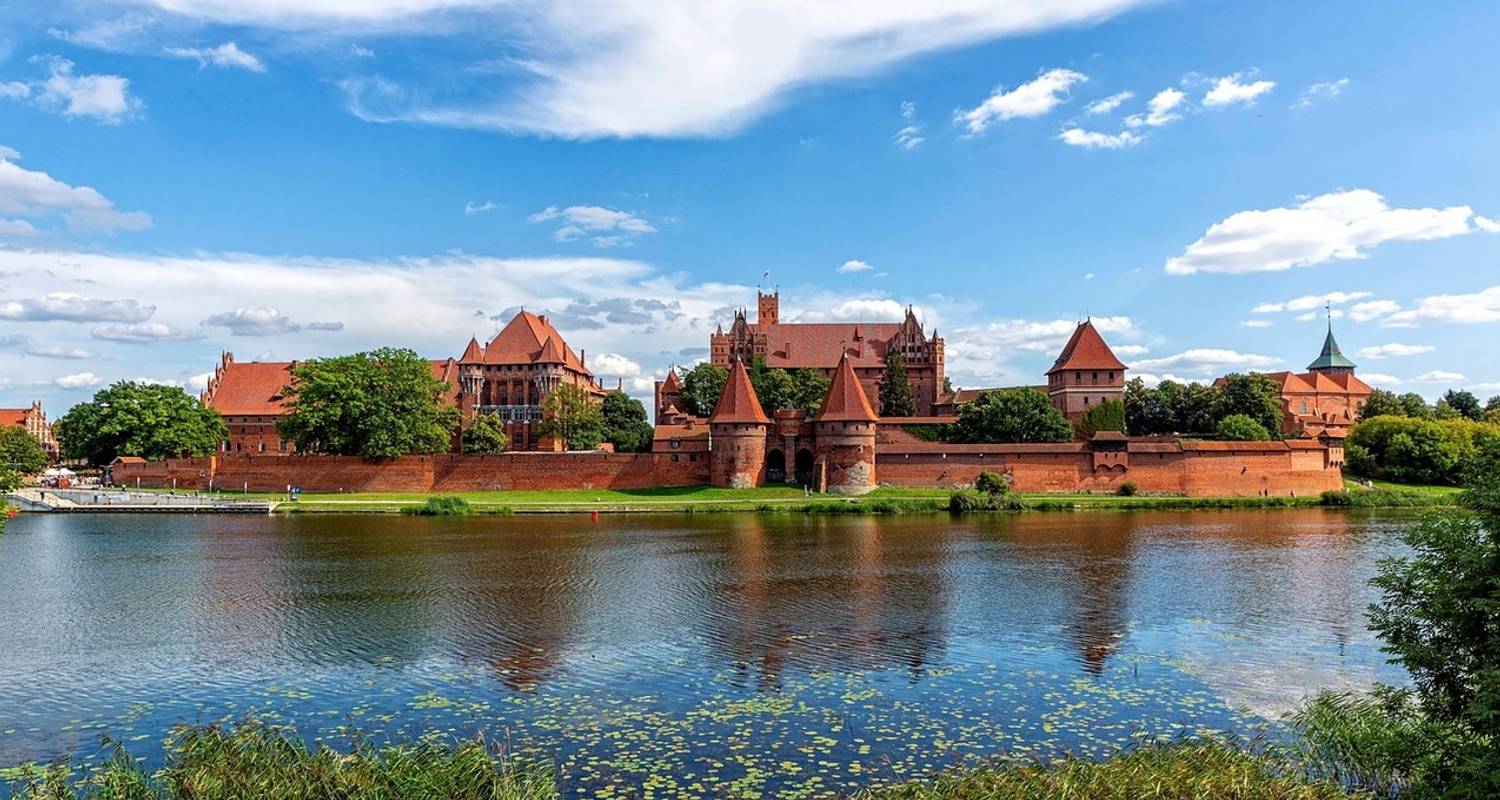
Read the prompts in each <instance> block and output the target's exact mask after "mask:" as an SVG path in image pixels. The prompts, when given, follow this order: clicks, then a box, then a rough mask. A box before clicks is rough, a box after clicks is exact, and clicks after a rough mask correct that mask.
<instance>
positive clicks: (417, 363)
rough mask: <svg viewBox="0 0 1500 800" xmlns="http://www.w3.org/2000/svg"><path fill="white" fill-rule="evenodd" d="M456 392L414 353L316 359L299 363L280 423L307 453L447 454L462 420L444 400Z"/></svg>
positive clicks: (392, 351) (283, 434) (373, 455)
mask: <svg viewBox="0 0 1500 800" xmlns="http://www.w3.org/2000/svg"><path fill="white" fill-rule="evenodd" d="M449 391H450V387H449V386H448V384H446V383H444V382H443V381H441V380H439V379H438V378H436V377H434V376H433V374H432V367H431V365H430V364H429V363H428V362H427V361H426V360H425V359H422V358H419V357H418V356H417V354H416V353H413V352H412V351H410V350H403V349H398V348H390V347H387V348H381V349H379V350H372V351H370V352H366V353H355V354H354V355H349V356H339V357H336V358H315V359H311V360H308V361H303V362H300V363H298V364H296V365H294V366H293V367H292V369H291V383H290V384H289V385H288V386H287V387H286V388H285V389H283V390H282V394H283V396H284V397H285V398H286V400H285V405H286V409H287V413H286V414H285V415H284V416H283V417H282V418H281V420H280V421H279V422H277V424H276V428H277V430H278V431H280V433H281V437H282V438H283V439H287V440H290V441H292V442H294V443H295V444H296V445H297V449H298V450H300V451H302V452H304V453H326V454H331V455H345V456H360V457H363V458H366V459H372V460H373V459H382V458H395V457H397V456H402V455H406V454H408V453H441V452H446V451H447V450H449V449H450V448H451V447H452V438H453V433H454V431H456V430H457V429H458V422H459V414H458V409H457V408H454V407H453V406H452V405H449V404H447V403H446V402H445V401H444V399H443V398H444V397H445V396H446V395H447V393H448V392H449Z"/></svg>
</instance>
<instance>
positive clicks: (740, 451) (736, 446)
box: [708, 361, 771, 489]
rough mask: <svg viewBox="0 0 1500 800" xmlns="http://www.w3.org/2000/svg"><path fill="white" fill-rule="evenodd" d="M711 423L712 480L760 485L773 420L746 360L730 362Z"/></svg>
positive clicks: (739, 486) (721, 483)
mask: <svg viewBox="0 0 1500 800" xmlns="http://www.w3.org/2000/svg"><path fill="white" fill-rule="evenodd" d="M708 424H709V434H710V437H711V438H710V451H709V482H710V483H712V484H713V485H714V486H719V487H722V488H727V489H748V488H750V487H752V486H759V485H761V482H762V481H763V480H764V479H765V474H766V429H767V428H768V427H769V426H770V424H771V421H770V420H769V419H766V414H765V412H764V411H762V410H761V408H760V401H759V400H758V399H756V397H755V388H754V387H753V386H751V385H750V373H749V372H747V371H746V370H745V364H744V362H742V361H735V362H734V364H732V365H731V366H730V368H729V379H728V380H727V381H725V382H724V393H723V394H721V395H719V402H718V404H717V405H715V406H714V413H713V414H712V415H710V416H709V418H708Z"/></svg>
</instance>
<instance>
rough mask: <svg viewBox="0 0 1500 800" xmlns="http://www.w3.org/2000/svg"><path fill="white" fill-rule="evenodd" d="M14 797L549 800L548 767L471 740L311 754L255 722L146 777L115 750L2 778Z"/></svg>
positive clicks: (186, 750)
mask: <svg viewBox="0 0 1500 800" xmlns="http://www.w3.org/2000/svg"><path fill="white" fill-rule="evenodd" d="M6 772H7V773H9V774H8V778H9V780H10V781H11V790H12V793H13V795H14V796H15V797H16V798H17V800H241V799H242V798H243V799H244V800H249V798H255V799H256V800H323V799H324V798H328V800H335V799H337V800H346V799H348V798H362V799H363V798H370V800H402V799H403V798H429V799H431V800H436V799H437V798H455V800H456V799H458V798H462V799H463V800H553V798H556V797H558V796H559V795H558V792H557V786H556V780H555V778H554V776H553V773H552V770H551V769H548V768H545V767H544V766H542V765H534V764H528V763H524V762H519V761H513V760H510V759H508V758H506V757H504V756H503V755H502V754H501V753H500V751H499V750H498V749H497V748H495V747H494V746H492V745H491V744H489V743H487V742H485V741H483V740H480V739H475V740H470V741H466V742H460V743H455V744H432V743H423V744H418V745H401V746H388V747H379V748H377V747H374V746H372V745H369V744H362V745H360V746H358V747H356V748H355V749H354V750H353V751H352V752H342V751H338V750H333V749H329V748H322V747H320V748H317V749H312V748H309V747H308V746H307V745H306V744H304V743H303V742H302V740H301V739H300V738H298V737H297V735H296V733H295V732H293V731H291V730H289V729H283V728H277V727H273V726H270V725H266V724H262V723H258V722H246V723H242V724H240V725H237V726H233V727H220V726H208V727H183V728H179V729H177V730H176V731H174V732H173V733H172V735H171V736H169V737H168V739H167V764H166V766H165V767H164V768H162V769H161V770H159V771H157V772H155V773H152V774H147V773H146V772H145V771H144V770H143V769H142V768H141V767H140V766H139V764H138V762H137V761H135V760H134V759H133V758H131V757H130V755H129V754H128V753H126V752H125V750H124V748H123V747H121V746H119V745H115V752H114V754H113V756H112V757H111V758H110V759H109V760H108V761H106V762H105V763H103V764H102V765H100V766H97V767H94V768H92V769H87V770H84V771H83V773H82V775H81V776H80V775H77V774H74V773H73V772H72V770H71V768H70V765H68V764H53V765H28V766H24V767H20V768H18V769H12V770H7V771H6Z"/></svg>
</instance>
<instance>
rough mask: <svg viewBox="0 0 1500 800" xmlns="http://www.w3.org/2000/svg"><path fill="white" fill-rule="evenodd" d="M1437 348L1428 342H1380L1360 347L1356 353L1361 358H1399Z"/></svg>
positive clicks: (1428, 351)
mask: <svg viewBox="0 0 1500 800" xmlns="http://www.w3.org/2000/svg"><path fill="white" fill-rule="evenodd" d="M1436 349H1437V348H1436V347H1433V346H1432V345H1426V344H1400V343H1397V342H1392V343H1390V344H1378V345H1372V346H1370V347H1363V348H1360V350H1359V352H1357V353H1355V355H1356V356H1358V357H1360V358H1369V359H1376V360H1379V359H1382V358H1399V357H1401V356H1418V355H1421V354H1423V353H1431V352H1432V351H1434V350H1436Z"/></svg>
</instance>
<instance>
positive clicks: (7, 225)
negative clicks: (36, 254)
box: [0, 219, 40, 239]
mask: <svg viewBox="0 0 1500 800" xmlns="http://www.w3.org/2000/svg"><path fill="white" fill-rule="evenodd" d="M38 233H40V231H38V230H37V229H36V226H35V225H32V224H31V223H30V222H27V221H26V220H24V219H0V236H8V237H10V238H13V239H23V238H25V239H29V238H31V237H32V236H36V235H37V234H38Z"/></svg>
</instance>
